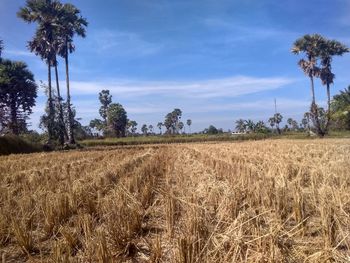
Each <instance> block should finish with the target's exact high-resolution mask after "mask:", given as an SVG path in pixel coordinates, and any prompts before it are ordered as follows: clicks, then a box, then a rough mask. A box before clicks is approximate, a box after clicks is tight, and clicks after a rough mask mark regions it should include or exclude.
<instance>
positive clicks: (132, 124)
mask: <svg viewBox="0 0 350 263" xmlns="http://www.w3.org/2000/svg"><path fill="white" fill-rule="evenodd" d="M128 124H129V127H130V132H131V134H132V135H135V133H136V130H137V122H136V121H129V123H128Z"/></svg>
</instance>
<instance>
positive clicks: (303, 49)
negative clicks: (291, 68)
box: [292, 34, 326, 136]
mask: <svg viewBox="0 0 350 263" xmlns="http://www.w3.org/2000/svg"><path fill="white" fill-rule="evenodd" d="M325 45H326V40H325V38H324V37H322V36H321V35H318V34H314V35H305V36H303V37H301V38H299V39H297V40H296V41H295V42H294V45H293V47H292V53H294V54H300V53H305V56H306V60H305V59H301V60H300V61H299V63H298V64H299V66H300V67H301V69H302V70H303V71H304V73H305V74H306V75H307V76H308V77H309V78H310V83H311V99H312V102H311V111H310V112H311V113H312V116H313V120H314V124H315V126H316V129H317V133H318V135H319V136H324V131H323V130H322V129H321V125H320V121H319V116H318V106H317V104H316V98H315V85H314V77H319V76H320V68H319V67H318V66H317V59H318V57H319V56H320V54H321V50H322V49H323V48H324V47H325Z"/></svg>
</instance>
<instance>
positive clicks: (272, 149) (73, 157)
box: [0, 139, 350, 263]
mask: <svg viewBox="0 0 350 263" xmlns="http://www.w3.org/2000/svg"><path fill="white" fill-rule="evenodd" d="M0 254H1V258H2V260H3V262H23V261H28V262H179V263H195V262H198V263H201V262H350V139H327V140H326V139H324V140H318V139H317V140H265V141H255V142H241V143H239V142H236V143H216V144H214V143H213V144H182V145H158V146H144V147H143V146H137V147H124V148H104V149H102V148H101V149H95V150H85V151H71V152H61V153H60V152H55V153H37V154H28V155H11V156H3V157H0Z"/></svg>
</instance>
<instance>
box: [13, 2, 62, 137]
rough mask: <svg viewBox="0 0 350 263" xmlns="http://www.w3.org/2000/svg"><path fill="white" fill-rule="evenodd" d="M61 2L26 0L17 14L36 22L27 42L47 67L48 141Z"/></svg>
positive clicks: (52, 110)
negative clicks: (32, 35) (53, 68)
mask: <svg viewBox="0 0 350 263" xmlns="http://www.w3.org/2000/svg"><path fill="white" fill-rule="evenodd" d="M60 6H61V4H60V3H59V2H58V1H51V0H27V2H26V6H25V7H22V8H21V9H20V10H19V12H18V13H17V16H18V17H20V18H21V19H23V20H24V21H26V22H28V23H34V22H36V23H38V28H37V31H36V35H35V37H34V39H33V40H32V41H29V42H28V48H29V49H30V51H31V52H34V53H35V54H36V55H39V56H40V57H41V58H42V59H43V60H44V61H46V64H47V67H48V95H49V99H48V104H49V125H48V133H49V142H50V141H51V139H52V133H53V130H52V129H53V121H54V108H53V99H52V85H51V67H52V66H53V63H54V56H55V54H56V50H55V43H54V42H55V32H57V28H56V26H57V11H58V10H59V8H60Z"/></svg>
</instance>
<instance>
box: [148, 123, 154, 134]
mask: <svg viewBox="0 0 350 263" xmlns="http://www.w3.org/2000/svg"><path fill="white" fill-rule="evenodd" d="M148 129H149V132H150V133H153V125H152V124H150V125H149V126H148Z"/></svg>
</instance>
